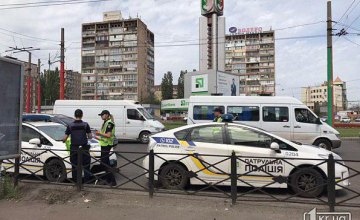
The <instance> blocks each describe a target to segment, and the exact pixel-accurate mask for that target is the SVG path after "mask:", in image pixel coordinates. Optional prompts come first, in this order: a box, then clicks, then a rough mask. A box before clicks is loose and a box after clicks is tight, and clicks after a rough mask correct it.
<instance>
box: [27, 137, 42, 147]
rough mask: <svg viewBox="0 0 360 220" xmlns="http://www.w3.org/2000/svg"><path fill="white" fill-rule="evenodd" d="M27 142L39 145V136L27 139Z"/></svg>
mask: <svg viewBox="0 0 360 220" xmlns="http://www.w3.org/2000/svg"><path fill="white" fill-rule="evenodd" d="M29 144H32V145H37V146H41V141H40V139H39V138H33V139H31V140H29Z"/></svg>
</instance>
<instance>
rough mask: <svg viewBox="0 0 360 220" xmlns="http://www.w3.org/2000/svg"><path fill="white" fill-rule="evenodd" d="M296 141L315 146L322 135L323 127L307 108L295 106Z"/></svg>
mask: <svg viewBox="0 0 360 220" xmlns="http://www.w3.org/2000/svg"><path fill="white" fill-rule="evenodd" d="M292 111H293V116H292V117H293V118H292V120H293V122H294V134H293V135H294V141H298V142H300V143H303V144H313V142H314V141H315V139H316V138H317V137H319V136H320V134H321V125H322V124H318V123H316V121H317V117H316V116H315V115H314V114H313V113H312V112H311V111H310V110H309V109H308V108H306V107H305V106H293V109H292Z"/></svg>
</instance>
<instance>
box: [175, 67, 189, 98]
mask: <svg viewBox="0 0 360 220" xmlns="http://www.w3.org/2000/svg"><path fill="white" fill-rule="evenodd" d="M186 73H187V70H185V71H181V72H180V76H179V79H178V95H177V97H178V99H182V98H184V77H185V74H186Z"/></svg>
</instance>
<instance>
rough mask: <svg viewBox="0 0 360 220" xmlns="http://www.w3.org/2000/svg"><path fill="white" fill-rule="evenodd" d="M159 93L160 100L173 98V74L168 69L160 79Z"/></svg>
mask: <svg viewBox="0 0 360 220" xmlns="http://www.w3.org/2000/svg"><path fill="white" fill-rule="evenodd" d="M161 94H162V100H166V99H172V98H173V95H174V94H173V76H172V73H171V72H170V71H169V72H167V73H165V74H164V77H163V78H162V81H161Z"/></svg>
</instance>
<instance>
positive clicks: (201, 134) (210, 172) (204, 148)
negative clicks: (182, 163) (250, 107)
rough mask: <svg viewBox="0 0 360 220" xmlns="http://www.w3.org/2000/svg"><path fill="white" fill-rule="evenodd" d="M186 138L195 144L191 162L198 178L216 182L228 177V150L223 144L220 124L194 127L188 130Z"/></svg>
mask: <svg viewBox="0 0 360 220" xmlns="http://www.w3.org/2000/svg"><path fill="white" fill-rule="evenodd" d="M187 140H188V141H191V142H192V143H194V145H195V146H194V151H193V154H194V155H193V157H191V162H192V163H191V164H192V170H193V171H194V172H195V173H196V174H197V175H198V178H199V179H201V180H205V181H207V183H210V182H212V183H213V184H216V183H217V182H218V181H220V180H221V179H225V178H228V177H229V176H228V173H229V170H230V159H229V155H230V151H229V147H228V146H227V145H226V144H224V140H225V130H224V126H223V125H222V124H213V125H204V126H199V127H195V128H193V129H192V130H191V131H190V133H189V135H188V138H187ZM205 155H206V156H205ZM210 155H214V156H210ZM212 165H213V166H212ZM222 184H225V183H222Z"/></svg>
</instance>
